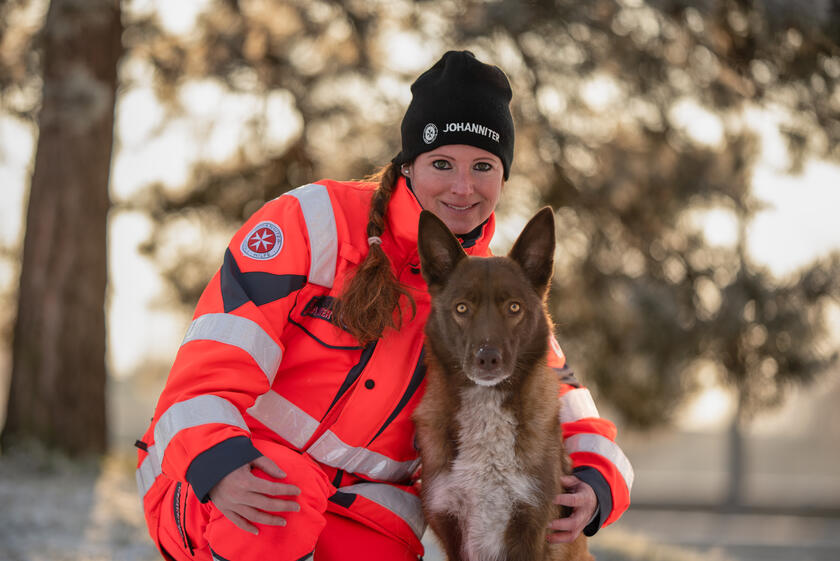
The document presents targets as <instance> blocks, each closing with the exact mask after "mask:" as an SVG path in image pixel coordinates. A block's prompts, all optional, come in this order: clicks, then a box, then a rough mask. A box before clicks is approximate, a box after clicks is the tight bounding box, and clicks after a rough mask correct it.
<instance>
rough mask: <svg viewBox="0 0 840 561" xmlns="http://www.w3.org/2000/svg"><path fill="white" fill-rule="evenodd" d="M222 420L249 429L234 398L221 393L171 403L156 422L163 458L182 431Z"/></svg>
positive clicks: (156, 435) (157, 440)
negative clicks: (221, 395)
mask: <svg viewBox="0 0 840 561" xmlns="http://www.w3.org/2000/svg"><path fill="white" fill-rule="evenodd" d="M210 423H222V424H225V425H233V426H235V427H239V428H241V429H242V430H245V431H247V430H248V427H247V426H246V425H245V420H244V419H243V418H242V414H241V413H239V409H237V408H236V406H235V405H234V404H233V403H231V402H230V401H228V400H226V399H224V398H221V397H219V396H217V395H199V396H197V397H193V398H192V399H187V400H185V401H179V402H178V403H173V404H172V405H170V406H169V409H167V410H166V411H165V412H164V414H163V415H161V416H160V419H158V422H157V424H156V425H155V444H156V445H157V446H158V450H159V452H158V453H159V454H160V457H161V459H163V456H164V454H165V453H166V447H167V446H168V445H169V441H170V440H172V438H173V437H174V436H175V435H176V434H177V433H178V432H179V431H181V430H184V429H188V428H192V427H198V426H201V425H207V424H210Z"/></svg>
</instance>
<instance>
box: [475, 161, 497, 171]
mask: <svg viewBox="0 0 840 561" xmlns="http://www.w3.org/2000/svg"><path fill="white" fill-rule="evenodd" d="M473 169H474V170H476V171H490V170H492V169H493V165H492V164H490V163H488V162H477V163H476V164H475V165H474V166H473Z"/></svg>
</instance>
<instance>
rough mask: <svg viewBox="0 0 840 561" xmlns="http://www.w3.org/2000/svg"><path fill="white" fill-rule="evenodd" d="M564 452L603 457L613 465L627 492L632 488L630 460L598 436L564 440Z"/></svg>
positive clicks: (581, 435) (579, 436) (579, 435)
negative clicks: (619, 474)
mask: <svg viewBox="0 0 840 561" xmlns="http://www.w3.org/2000/svg"><path fill="white" fill-rule="evenodd" d="M565 445H566V451H567V452H568V453H569V454H574V453H575V452H591V453H593V454H598V455H599V456H603V457H604V458H606V459H607V460H609V461H610V462H612V463H613V465H615V467H616V468H617V469H618V471H619V473H621V477H623V478H624V483H625V484H626V485H627V490H628V491H629V490H630V489H632V487H633V478H634V477H635V475H634V474H633V466H632V465H630V460H628V459H627V456H625V455H624V452H622V450H621V448H619V446H618V444H616V443H615V442H613V441H612V440H610V439H609V438H607V437H605V436H601V435H600V434H575V435H573V436H570V437H569V438H567V439H566V440H565Z"/></svg>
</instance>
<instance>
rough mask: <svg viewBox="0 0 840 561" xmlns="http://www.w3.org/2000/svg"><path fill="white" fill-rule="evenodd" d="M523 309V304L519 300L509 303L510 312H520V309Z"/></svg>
mask: <svg viewBox="0 0 840 561" xmlns="http://www.w3.org/2000/svg"><path fill="white" fill-rule="evenodd" d="M521 309H522V306H520V305H519V302H511V303H510V304H509V305H508V310H510V313H512V314H518V313H519V310H521Z"/></svg>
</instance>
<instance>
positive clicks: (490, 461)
mask: <svg viewBox="0 0 840 561" xmlns="http://www.w3.org/2000/svg"><path fill="white" fill-rule="evenodd" d="M461 398H462V400H461V408H460V410H459V411H458V413H457V416H456V421H457V423H458V439H459V449H458V454H457V456H456V458H455V461H454V463H453V465H452V469H451V470H450V471H448V472H442V473H440V474H439V476H438V477H437V478H435V479H434V480H433V481H430V482H425V483H424V484H425V485H428V487H427V489H426V493H427V494H426V497H427V499H428V507H429V509H430V510H431V511H433V512H437V513H450V514H454V515H456V516H457V517H458V519H459V520H460V521H461V535H462V543H463V549H464V551H463V553H464V557H465V558H466V559H470V560H473V561H478V560H481V561H493V560H496V559H500V558H501V557H502V550H503V547H504V535H505V529H506V528H507V525H508V522H509V521H510V516H511V511H512V509H513V508H514V505H515V504H516V503H530V504H535V503H536V501H537V500H538V497H537V486H536V482H535V481H534V480H533V478H531V477H529V476H527V475H525V474H524V473H523V470H522V465H521V463H520V461H519V460H518V458H517V457H516V454H515V447H514V445H515V443H516V433H517V429H518V427H517V423H516V419H515V418H514V417H513V415H512V414H511V413H510V412H509V411H505V410H504V409H502V406H501V405H502V395H501V392H499V391H495V390H494V389H492V388H485V387H480V386H472V387H469V388H466V389H464V390H463V391H462V394H461Z"/></svg>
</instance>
